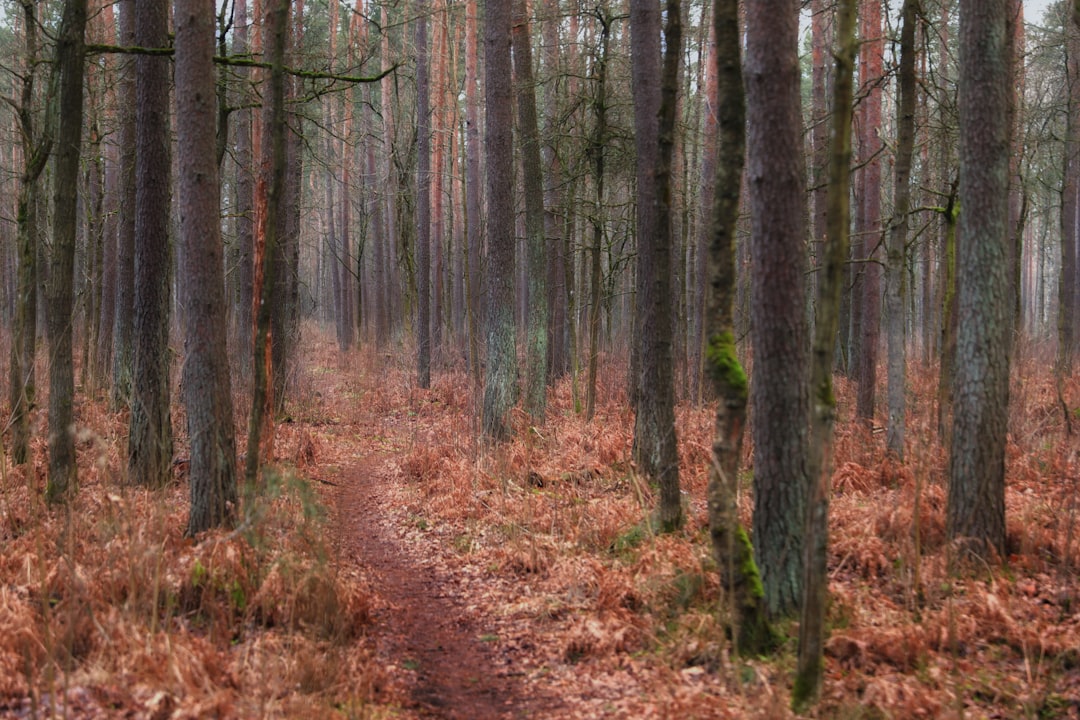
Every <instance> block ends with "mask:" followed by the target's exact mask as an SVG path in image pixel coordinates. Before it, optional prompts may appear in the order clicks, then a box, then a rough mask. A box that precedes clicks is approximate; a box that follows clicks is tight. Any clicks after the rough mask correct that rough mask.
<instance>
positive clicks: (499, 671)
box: [336, 456, 553, 720]
mask: <svg viewBox="0 0 1080 720" xmlns="http://www.w3.org/2000/svg"><path fill="white" fill-rule="evenodd" d="M388 461H389V460H388V458H386V457H378V456H371V457H367V458H364V459H362V460H360V461H359V462H358V463H357V464H355V465H354V466H352V467H351V468H349V469H347V470H346V471H345V472H344V473H342V476H341V486H340V487H339V489H338V493H337V496H338V497H337V502H336V506H337V507H336V513H337V520H336V525H337V530H338V532H339V533H340V534H341V535H340V540H341V542H342V550H343V552H344V554H345V557H347V558H350V559H353V560H354V561H355V562H357V563H358V564H359V565H360V566H361V567H363V568H364V569H365V572H366V573H368V575H369V577H370V580H371V584H372V587H373V588H374V590H375V592H377V593H378V595H379V596H380V600H381V602H379V604H378V606H377V608H376V610H375V612H374V622H373V632H374V633H375V640H376V648H377V652H378V655H379V656H380V659H381V660H382V662H383V664H384V667H385V668H386V670H387V675H388V676H389V678H390V679H391V682H392V683H393V684H394V685H395V686H396V689H397V690H398V691H401V695H402V697H403V703H404V705H405V707H406V708H407V709H409V710H413V711H415V712H416V713H417V715H419V716H420V717H436V718H447V719H459V718H460V719H462V720H465V719H466V718H468V719H470V720H496V719H497V720H504V719H510V718H525V717H542V716H545V715H546V714H547V712H549V711H550V710H552V709H553V706H552V703H551V702H550V701H549V700H548V699H546V698H542V697H536V696H529V694H528V693H526V692H525V690H524V688H523V687H522V686H521V683H520V682H519V678H520V675H521V673H520V672H515V670H514V667H515V663H514V660H513V658H512V657H509V656H507V655H505V654H503V655H500V654H498V653H497V652H496V650H495V649H494V648H493V644H492V643H490V642H485V640H486V639H489V638H490V637H493V635H491V634H490V633H491V630H490V629H489V628H487V627H485V625H486V623H485V621H484V618H480V617H476V616H475V613H473V612H471V611H470V609H469V604H470V603H469V602H468V597H469V595H468V594H469V592H470V588H469V587H468V586H469V584H470V582H469V581H467V580H463V579H462V578H460V577H455V576H454V575H453V574H452V573H451V572H450V571H449V570H448V569H446V568H444V567H441V563H439V561H438V560H439V557H438V556H439V553H438V551H437V549H435V548H427V550H429V551H432V552H426V553H423V556H421V553H420V552H418V548H417V547H416V546H412V547H410V546H409V544H408V543H407V541H406V533H407V527H406V526H405V524H404V522H403V519H402V518H401V517H398V516H396V515H395V514H394V513H393V512H392V510H391V509H390V508H389V503H388V497H387V493H386V492H385V490H384V489H385V487H386V483H388V482H393V480H392V479H391V478H390V477H389V473H388V472H387V462H388ZM474 590H475V588H474Z"/></svg>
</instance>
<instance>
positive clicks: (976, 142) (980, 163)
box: [947, 0, 1010, 557]
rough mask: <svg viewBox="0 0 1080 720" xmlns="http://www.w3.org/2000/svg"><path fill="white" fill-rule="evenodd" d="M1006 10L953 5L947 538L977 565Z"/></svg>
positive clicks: (992, 467) (973, 0) (997, 454)
mask: <svg viewBox="0 0 1080 720" xmlns="http://www.w3.org/2000/svg"><path fill="white" fill-rule="evenodd" d="M1006 7H1007V0H961V2H960V82H959V107H960V201H961V204H962V205H961V206H962V211H961V213H960V232H959V237H958V238H957V263H956V266H957V286H958V296H959V298H958V301H959V309H960V318H961V323H960V325H959V327H958V328H957V354H956V358H957V363H956V386H955V396H956V399H955V403H954V406H953V434H952V452H951V456H950V462H949V472H950V483H949V497H948V516H947V530H948V535H949V538H950V539H951V540H955V541H961V542H962V545H963V546H964V548H965V549H966V550H969V551H970V552H973V553H975V554H977V555H980V556H983V557H990V556H994V555H995V554H996V555H997V556H998V557H1004V552H1005V436H1006V431H1007V426H1008V409H1009V354H1008V350H1009V330H1010V327H1009V326H1010V323H1009V315H1010V313H1009V308H1008V287H1009V285H1008V283H1009V277H1008V268H1007V266H1006V248H1005V243H1006V238H1007V237H1008V228H1007V221H1008V187H1009V175H1008V173H1009V132H1008V117H1007V115H1008V114H1007V106H1008V97H1007V91H1008V90H1007V87H1008V61H1007V58H1006V52H1007V44H1006V38H1005V28H1006Z"/></svg>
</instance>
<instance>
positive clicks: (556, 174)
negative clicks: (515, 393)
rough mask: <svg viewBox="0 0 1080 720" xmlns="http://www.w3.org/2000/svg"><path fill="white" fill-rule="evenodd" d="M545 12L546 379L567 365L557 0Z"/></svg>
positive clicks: (559, 374)
mask: <svg viewBox="0 0 1080 720" xmlns="http://www.w3.org/2000/svg"><path fill="white" fill-rule="evenodd" d="M544 10H545V13H546V15H547V17H546V18H544V20H543V21H542V24H543V28H542V32H543V38H544V43H543V47H544V50H543V53H542V58H541V60H542V62H543V64H544V71H545V74H546V75H547V77H548V82H547V83H546V84H545V86H544V100H543V103H544V108H545V109H544V113H543V115H544V121H543V122H544V129H543V132H544V136H543V146H542V148H541V151H542V155H543V163H544V206H545V207H544V234H545V236H546V238H547V260H548V267H547V293H548V299H547V303H548V365H547V371H548V380H549V381H554V380H555V379H557V378H560V377H562V376H563V375H564V374H565V373H566V371H567V370H568V369H569V361H568V357H569V352H568V349H567V322H568V319H567V297H566V288H565V284H566V273H565V267H566V264H565V262H564V259H563V232H564V225H565V222H564V217H565V214H566V209H565V208H564V202H565V197H566V195H565V192H564V191H563V187H562V177H561V174H562V170H561V158H560V142H559V133H560V129H559V117H558V113H559V105H560V97H559V84H558V82H557V79H558V77H559V72H560V70H559V55H560V53H559V47H560V45H559V25H560V18H559V12H558V0H545V3H544Z"/></svg>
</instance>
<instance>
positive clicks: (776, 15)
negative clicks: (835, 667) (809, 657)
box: [744, 0, 808, 617]
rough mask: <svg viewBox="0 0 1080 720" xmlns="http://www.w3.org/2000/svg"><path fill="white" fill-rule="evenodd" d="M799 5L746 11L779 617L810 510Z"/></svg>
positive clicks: (796, 582) (762, 389)
mask: <svg viewBox="0 0 1080 720" xmlns="http://www.w3.org/2000/svg"><path fill="white" fill-rule="evenodd" d="M798 31H799V4H798V2H797V0H763V1H762V2H756V3H750V4H749V5H748V6H747V13H746V70H745V73H744V75H745V78H746V100H747V103H746V108H747V120H748V123H747V127H748V135H747V150H748V152H747V161H748V167H747V174H748V178H747V179H748V182H749V199H750V213H751V239H750V253H751V293H752V302H751V307H752V326H751V336H750V337H751V341H752V343H753V347H754V358H755V359H754V378H755V379H754V382H753V383H752V386H751V402H752V404H753V416H754V425H753V432H754V549H755V552H756V555H757V560H758V566H759V567H760V568H761V575H762V581H763V584H764V587H765V600H766V604H767V606H768V608H769V612H770V613H771V614H772V615H773V616H776V617H780V616H787V615H791V614H793V613H794V612H795V611H796V610H797V609H798V607H799V603H800V599H801V595H802V577H803V561H802V548H803V525H804V521H805V512H806V487H807V474H806V473H807V471H806V466H805V462H806V453H807V430H806V418H807V417H808V415H807V378H806V368H807V367H808V358H807V342H806V332H807V330H806V308H805V299H806V293H805V291H804V287H805V275H806V273H805V270H806V259H805V251H804V242H805V239H806V228H805V223H806V210H805V204H806V189H805V185H806V183H805V180H804V177H805V176H804V173H803V160H802V157H803V155H802V153H803V144H802V117H801V112H800V107H799V59H798V53H797V50H798Z"/></svg>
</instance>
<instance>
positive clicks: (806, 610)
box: [791, 0, 912, 713]
mask: <svg viewBox="0 0 1080 720" xmlns="http://www.w3.org/2000/svg"><path fill="white" fill-rule="evenodd" d="M909 6H912V3H911V0H906V1H905V3H904V7H905V9H906V8H908V7H909ZM856 7H857V0H844V2H842V3H840V5H839V7H838V9H837V37H836V45H837V47H836V52H835V57H836V75H835V79H834V86H833V90H834V92H833V118H832V120H833V122H832V142H831V146H830V148H829V170H828V175H829V185H828V193H827V209H826V228H825V230H826V232H825V238H826V240H825V245H824V247H823V250H824V254H823V256H822V258H821V260H822V265H821V267H822V271H823V272H822V275H821V277H819V278H818V287H817V290H818V294H817V305H816V312H815V317H814V342H813V348H812V352H811V356H810V445H809V448H808V450H809V452H808V455H807V459H806V465H807V480H808V488H807V504H806V546H805V553H804V560H803V562H804V563H805V565H804V575H803V596H802V614H801V616H800V618H799V655H798V664H797V667H796V671H795V686H794V688H793V689H792V692H791V705H792V708H793V709H794V710H795V711H796V712H800V713H801V712H803V711H804V710H805V709H806V708H807V707H808V706H809V705H811V704H812V703H814V702H816V701H817V699H818V697H819V696H820V695H821V685H822V682H823V680H824V675H825V660H824V649H825V609H826V605H827V604H828V586H829V572H828V559H829V557H828V540H829V494H830V493H831V486H832V470H833V428H834V426H835V424H836V395H835V393H834V392H833V382H832V376H833V359H834V358H833V354H834V352H835V350H836V334H837V330H838V328H839V323H840V296H841V294H842V292H843V285H844V264H845V262H846V261H847V257H848V240H849V236H848V232H849V231H848V228H849V227H850V223H851V217H850V215H851V207H850V200H849V198H850V182H851V181H850V177H851V115H852V95H853V91H852V73H853V71H854V67H855V48H856V44H855V12H856ZM905 18H907V16H905Z"/></svg>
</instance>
